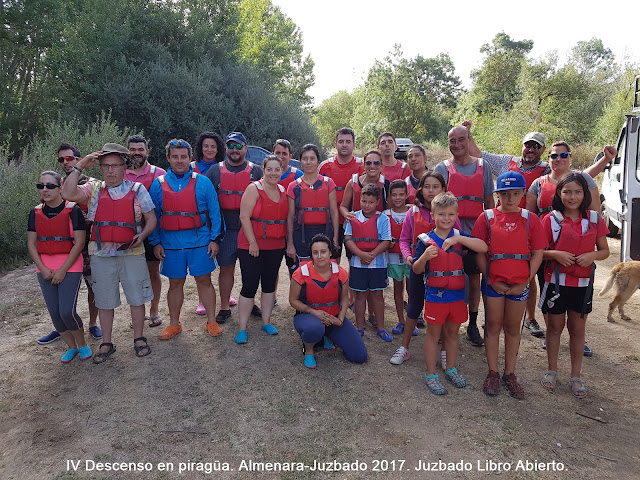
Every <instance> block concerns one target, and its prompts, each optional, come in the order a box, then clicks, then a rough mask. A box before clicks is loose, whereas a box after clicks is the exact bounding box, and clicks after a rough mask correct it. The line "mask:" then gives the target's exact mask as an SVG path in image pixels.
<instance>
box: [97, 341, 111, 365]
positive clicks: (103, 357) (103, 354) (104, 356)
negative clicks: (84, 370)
mask: <svg viewBox="0 0 640 480" xmlns="http://www.w3.org/2000/svg"><path fill="white" fill-rule="evenodd" d="M102 347H109V350H107V351H106V352H101V351H99V350H100V349H101V348H102ZM115 351H116V347H115V345H113V343H108V342H105V343H101V344H100V346H99V347H98V352H97V353H96V354H95V355H94V356H93V363H96V364H97V363H104V362H106V360H107V358H109V357H110V356H111V354H112V353H113V352H115Z"/></svg>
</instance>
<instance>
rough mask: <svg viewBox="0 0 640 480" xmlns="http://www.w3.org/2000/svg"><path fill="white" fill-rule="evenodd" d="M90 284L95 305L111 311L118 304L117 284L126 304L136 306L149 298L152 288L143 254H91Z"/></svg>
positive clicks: (149, 299) (148, 300)
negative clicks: (111, 255)
mask: <svg viewBox="0 0 640 480" xmlns="http://www.w3.org/2000/svg"><path fill="white" fill-rule="evenodd" d="M91 273H92V276H93V284H92V285H91V287H92V289H93V293H94V295H95V299H96V307H98V308H99V309H101V310H113V309H114V308H116V307H119V306H120V303H121V302H120V285H122V290H124V294H125V296H126V297H127V303H128V304H129V305H131V306H132V307H139V306H140V305H144V304H145V303H147V302H150V301H151V300H153V289H152V288H151V280H150V279H149V270H148V269H147V262H146V260H145V259H144V255H122V256H117V257H97V256H95V255H92V257H91Z"/></svg>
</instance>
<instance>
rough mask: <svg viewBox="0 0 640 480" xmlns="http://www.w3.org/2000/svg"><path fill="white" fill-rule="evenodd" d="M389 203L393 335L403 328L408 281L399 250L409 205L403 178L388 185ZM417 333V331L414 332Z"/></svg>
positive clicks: (407, 270) (386, 211) (407, 267)
mask: <svg viewBox="0 0 640 480" xmlns="http://www.w3.org/2000/svg"><path fill="white" fill-rule="evenodd" d="M389 204H390V206H391V208H389V209H387V210H385V211H384V214H385V215H386V216H387V217H389V223H390V224H391V243H390V244H389V250H387V254H388V256H389V264H388V265H387V273H388V274H389V277H390V278H392V279H393V300H394V303H395V305H396V313H397V314H398V324H397V325H396V326H395V327H394V328H393V329H392V330H391V333H393V334H394V335H401V334H402V332H403V330H404V285H405V280H404V279H405V278H406V279H407V282H408V281H409V265H407V262H405V259H404V257H403V256H402V252H401V251H400V235H401V234H402V225H403V224H404V219H405V217H406V215H407V210H409V209H410V208H411V207H410V206H409V205H407V184H406V183H405V182H404V180H399V179H398V180H394V181H393V182H391V185H390V186H389ZM416 334H417V332H416Z"/></svg>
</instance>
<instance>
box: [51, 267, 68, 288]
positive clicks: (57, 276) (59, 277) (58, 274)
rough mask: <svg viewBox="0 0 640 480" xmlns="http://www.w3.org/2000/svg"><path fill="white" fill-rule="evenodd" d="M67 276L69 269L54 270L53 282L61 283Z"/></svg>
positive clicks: (54, 283)
mask: <svg viewBox="0 0 640 480" xmlns="http://www.w3.org/2000/svg"><path fill="white" fill-rule="evenodd" d="M66 276H67V271H66V270H64V269H63V268H59V269H58V270H56V271H55V272H53V276H52V278H51V283H52V284H53V285H60V284H61V283H62V281H63V280H64V277H66Z"/></svg>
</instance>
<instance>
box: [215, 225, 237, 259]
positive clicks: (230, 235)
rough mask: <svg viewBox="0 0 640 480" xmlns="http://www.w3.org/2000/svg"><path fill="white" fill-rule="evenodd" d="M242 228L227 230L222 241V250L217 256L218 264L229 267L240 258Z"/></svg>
mask: <svg viewBox="0 0 640 480" xmlns="http://www.w3.org/2000/svg"><path fill="white" fill-rule="evenodd" d="M239 231H240V230H227V231H226V232H224V238H223V239H222V241H221V242H220V250H219V251H218V255H217V256H216V260H217V261H218V265H220V266H221V267H227V266H229V265H234V264H235V263H236V260H237V259H238V232H239Z"/></svg>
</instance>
